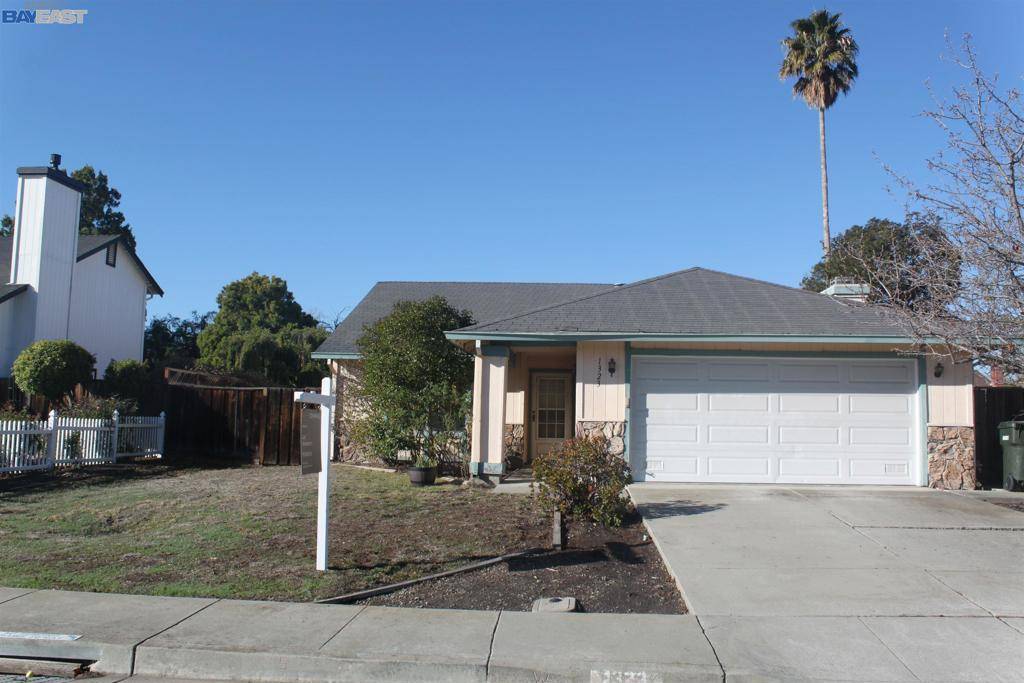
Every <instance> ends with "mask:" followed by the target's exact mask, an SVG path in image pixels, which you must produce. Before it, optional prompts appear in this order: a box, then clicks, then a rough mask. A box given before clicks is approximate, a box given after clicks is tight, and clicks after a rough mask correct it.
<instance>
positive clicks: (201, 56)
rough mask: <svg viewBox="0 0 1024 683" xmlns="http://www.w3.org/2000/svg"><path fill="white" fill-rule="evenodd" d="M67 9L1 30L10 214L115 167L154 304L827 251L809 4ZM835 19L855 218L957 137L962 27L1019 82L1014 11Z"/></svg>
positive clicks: (1023, 26)
mask: <svg viewBox="0 0 1024 683" xmlns="http://www.w3.org/2000/svg"><path fill="white" fill-rule="evenodd" d="M20 6H21V3H19V2H8V3H6V4H4V5H3V7H4V8H10V7H20ZM55 6H56V5H55ZM60 6H62V7H63V6H65V5H60ZM66 6H67V7H76V8H77V7H82V8H86V9H88V10H89V14H88V15H87V17H86V20H85V23H84V24H83V25H81V26H33V25H11V24H0V211H2V212H5V213H13V209H14V194H15V175H14V168H15V167H16V166H21V165H42V164H45V163H46V161H47V159H48V155H49V154H50V153H51V152H60V153H61V154H63V155H64V159H65V164H66V165H67V166H68V167H69V168H77V167H79V166H81V165H83V164H85V163H90V164H92V165H94V166H96V167H98V168H100V169H102V170H104V171H105V172H107V174H108V175H109V176H110V179H111V182H112V184H113V185H114V186H115V187H117V188H118V189H119V190H120V191H121V192H122V194H123V195H124V199H123V202H122V210H123V211H124V212H125V214H126V215H127V216H128V219H129V221H130V222H131V224H132V226H133V228H134V230H135V233H136V236H137V238H138V241H139V253H140V254H141V256H142V258H143V259H144V260H145V262H146V264H147V265H148V266H149V267H150V269H151V270H152V272H153V273H154V275H155V276H156V278H157V279H158V280H159V281H160V283H161V284H162V285H163V287H164V289H165V290H166V291H167V295H166V297H164V298H163V299H156V300H154V301H153V302H152V303H151V305H150V312H151V314H156V315H161V314H164V313H175V314H184V313H187V312H188V311H190V310H192V309H199V310H208V309H211V308H213V307H214V305H215V301H214V300H215V297H216V295H217V292H218V291H219V290H220V288H221V287H222V286H223V285H224V284H225V283H227V282H228V281H230V280H233V279H236V278H238V277H242V276H244V275H246V274H248V273H250V272H252V271H254V270H255V271H260V272H263V273H273V274H277V275H280V276H282V277H284V278H285V279H287V280H288V282H289V284H290V286H291V288H292V290H293V291H294V292H295V294H296V297H297V298H298V300H299V301H300V302H301V303H302V305H303V306H304V307H306V308H307V309H309V310H313V311H314V312H316V313H318V314H320V315H322V316H324V317H328V318H330V317H333V316H334V315H335V314H336V313H337V312H339V311H342V310H343V309H345V308H346V307H351V306H352V305H354V304H355V303H357V302H358V301H359V299H360V298H361V297H362V296H363V294H364V293H365V292H366V291H367V290H368V289H369V288H370V287H371V286H372V284H373V283H374V282H375V281H377V280H396V279H450V280H536V281H609V282H620V281H622V282H625V281H630V280H635V279H639V278H642V277H647V276H651V275H657V274H660V273H663V272H668V271H672V270H677V269H680V268H685V267H689V266H693V265H702V266H705V267H710V268H717V269H721V270H725V271H729V272H733V273H737V274H743V275H749V276H753V277H758V278H764V279H767V280H772V281H775V282H779V283H784V284H794V285H795V284H797V283H798V282H799V280H800V278H801V276H802V275H803V274H804V273H805V272H806V271H807V270H808V269H809V268H810V266H811V265H813V263H814V262H815V261H816V259H817V258H818V254H819V251H820V245H819V240H820V225H821V219H820V210H821V208H820V207H821V200H820V194H819V192H820V190H819V171H818V142H817V140H818V137H817V136H818V131H817V121H816V115H815V114H814V112H812V111H811V110H809V109H808V108H807V107H806V106H805V105H804V104H802V103H801V102H798V101H794V100H793V99H792V98H791V96H790V93H789V86H788V85H787V84H783V83H781V82H779V80H778V78H777V77H776V73H777V69H778V63H779V61H780V59H781V50H780V47H779V41H780V39H781V38H783V37H784V36H785V35H786V33H787V30H788V22H789V21H790V20H791V19H793V18H796V17H798V16H801V15H805V14H807V13H808V12H809V11H811V10H812V9H814V8H815V7H817V5H815V4H813V3H808V2H770V3H769V2H756V3H755V2H749V3H721V4H718V3H715V4H712V3H690V2H644V3H628V2H608V1H599V0H595V1H593V2H568V1H562V0H547V1H545V2H531V1H528V0H517V1H515V2H511V1H506V2H491V1H485V0H478V1H473V2H469V1H464V2H440V1H438V2H434V1H427V0H416V1H413V2H397V1H388V0H379V1H374V2H333V3H322V4H320V3H314V2H301V3H299V2H294V3H286V2H276V3H269V2H259V1H257V2H220V3H217V4H213V3H202V4H200V3H198V2H194V3H165V2H161V3H157V2H144V1H138V0H136V1H134V2H125V3H117V2H103V3H91V2H85V1H84V0H76V1H75V2H72V3H69V4H67V5H66ZM829 9H830V10H832V11H842V12H843V14H844V18H845V20H846V22H847V23H848V25H849V26H850V27H851V28H852V29H853V31H854V35H855V37H856V38H857V40H858V42H859V43H860V46H861V59H860V66H861V78H860V80H859V81H858V83H857V84H856V86H855V88H854V91H853V92H852V94H851V95H850V96H849V97H847V98H844V99H842V100H840V102H839V103H838V104H837V105H836V107H834V108H833V109H832V110H830V112H829V114H828V121H827V124H828V132H829V162H830V163H829V173H830V180H831V199H832V203H831V206H832V225H833V230H834V231H837V230H841V229H842V228H845V227H847V226H849V225H852V224H856V223H861V222H863V221H864V220H866V219H867V218H869V217H871V216H882V217H900V216H901V215H902V213H903V205H902V199H901V198H899V197H894V196H892V195H891V194H889V193H887V191H886V186H887V185H888V184H889V180H888V178H887V176H886V174H885V172H884V170H883V169H882V166H881V162H883V161H884V162H885V163H888V164H891V165H892V166H894V167H896V168H898V169H900V170H901V171H904V172H906V173H908V174H910V175H911V176H915V177H921V174H922V173H923V172H924V159H925V158H926V157H927V156H928V155H929V154H931V153H932V152H934V151H935V150H937V149H938V148H939V147H940V146H941V144H942V138H941V137H940V136H939V135H938V133H937V132H936V130H935V129H934V128H933V127H932V126H931V125H930V124H929V123H928V122H926V121H924V120H923V119H922V118H920V117H919V116H918V114H919V112H920V111H921V110H922V109H924V108H925V107H927V106H928V105H929V102H930V100H929V94H928V90H927V88H926V86H925V83H926V81H928V80H930V81H931V83H932V86H933V87H934V88H935V90H936V91H937V92H939V93H945V92H948V90H949V87H950V85H951V84H952V83H953V82H955V81H957V80H958V79H959V78H960V77H961V75H960V74H959V73H957V70H956V69H955V67H953V66H952V65H950V64H948V63H943V62H942V61H941V60H940V55H941V54H942V52H943V50H944V33H945V32H946V31H947V30H948V31H949V32H950V33H951V34H952V35H954V36H959V35H960V34H962V33H964V32H970V33H972V34H973V36H974V41H975V45H976V47H977V50H978V52H979V53H980V55H981V57H982V61H983V63H984V64H985V65H986V66H987V67H989V68H990V69H992V70H998V71H999V72H1000V73H1002V74H1003V78H1004V79H1006V80H1007V81H1009V80H1011V79H1016V82H1017V83H1018V84H1019V83H1020V81H1019V78H1020V75H1021V74H1022V73H1024V50H1022V49H1021V47H1020V35H1021V34H1022V31H1024V4H1021V3H1015V2H954V3H951V2H847V3H842V4H833V5H830V6H829Z"/></svg>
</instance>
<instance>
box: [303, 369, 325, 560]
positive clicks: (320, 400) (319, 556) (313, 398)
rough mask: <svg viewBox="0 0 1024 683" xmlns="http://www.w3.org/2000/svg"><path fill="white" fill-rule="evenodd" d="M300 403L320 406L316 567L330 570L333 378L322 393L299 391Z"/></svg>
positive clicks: (323, 383)
mask: <svg viewBox="0 0 1024 683" xmlns="http://www.w3.org/2000/svg"><path fill="white" fill-rule="evenodd" d="M295 402H296V403H313V404H316V405H318V406H320V473H319V477H320V478H319V480H318V481H317V490H316V568H317V570H318V571H322V572H325V571H327V500H328V497H329V495H330V481H331V479H330V476H331V471H330V464H331V451H333V450H334V449H333V446H334V444H333V440H332V439H331V431H332V430H331V428H332V426H333V425H334V420H333V417H334V392H333V391H332V389H331V378H330V377H324V379H323V381H322V382H321V383H320V393H319V394H316V393H312V392H308V391H296V392H295Z"/></svg>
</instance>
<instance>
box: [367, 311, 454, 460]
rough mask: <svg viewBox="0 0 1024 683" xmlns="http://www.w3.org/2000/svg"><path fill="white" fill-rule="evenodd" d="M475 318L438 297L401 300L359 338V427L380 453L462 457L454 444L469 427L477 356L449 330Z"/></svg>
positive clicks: (383, 456)
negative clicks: (453, 340)
mask: <svg viewBox="0 0 1024 683" xmlns="http://www.w3.org/2000/svg"><path fill="white" fill-rule="evenodd" d="M472 324H473V316H472V315H471V314H470V313H469V311H460V310H457V309H455V308H453V307H452V306H451V305H449V304H448V302H447V301H446V300H445V299H444V298H443V297H439V296H436V297H432V298H430V299H427V300H425V301H402V302H399V303H397V304H395V307H394V309H393V310H392V312H391V313H390V314H389V315H387V316H385V317H384V318H381V319H380V320H378V321H377V322H376V323H374V324H373V325H369V326H367V328H366V330H365V331H364V333H363V336H362V337H361V338H360V339H359V341H358V346H359V352H360V354H361V356H362V360H363V376H362V383H361V385H360V387H359V388H358V392H359V396H360V399H361V400H362V403H363V405H364V406H365V410H363V411H361V412H362V413H363V415H362V416H361V417H360V418H359V419H357V421H356V423H355V424H354V425H353V432H354V435H355V438H356V440H357V441H359V442H361V443H362V444H363V445H364V446H365V447H366V448H367V450H369V451H370V452H371V453H372V454H373V455H375V456H377V457H378V458H380V459H382V460H383V461H385V462H394V461H395V459H396V457H397V453H398V451H400V450H410V451H412V452H414V453H416V454H417V464H419V465H430V464H437V463H439V462H446V461H448V460H450V459H453V457H455V456H459V457H461V455H462V454H461V453H453V450H456V447H455V444H456V443H458V442H459V440H460V435H461V434H464V432H465V419H466V406H467V401H466V394H467V392H469V390H470V389H471V388H472V386H473V357H472V356H470V355H469V354H468V353H466V352H465V351H463V350H462V349H460V348H458V347H457V346H455V345H454V344H452V343H451V342H449V341H448V340H447V339H446V338H445V336H444V333H445V331H446V330H453V329H456V328H459V327H465V326H466V325H472Z"/></svg>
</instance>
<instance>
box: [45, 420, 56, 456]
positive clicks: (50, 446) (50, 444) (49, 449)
mask: <svg viewBox="0 0 1024 683" xmlns="http://www.w3.org/2000/svg"><path fill="white" fill-rule="evenodd" d="M56 462H57V411H56V410H51V411H50V433H49V434H48V435H47V436H46V466H47V467H46V468H47V469H53V467H54V464H55V463H56Z"/></svg>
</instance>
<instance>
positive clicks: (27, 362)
mask: <svg viewBox="0 0 1024 683" xmlns="http://www.w3.org/2000/svg"><path fill="white" fill-rule="evenodd" d="M95 364H96V357H95V356H93V355H92V354H91V353H89V352H88V351H86V350H85V349H83V348H82V347H81V346H79V345H78V344H76V343H74V342H73V341H69V340H67V339H44V340H41V341H37V342H35V343H33V344H30V345H29V346H27V347H25V349H24V350H23V351H22V352H21V353H19V354H18V358H17V359H16V360H15V361H14V381H15V383H16V384H17V385H18V388H19V389H21V390H22V391H23V392H25V393H26V394H33V395H37V396H45V397H46V398H47V399H49V400H50V401H57V400H58V399H60V398H61V397H62V396H64V395H65V394H68V393H70V392H71V390H72V389H74V388H75V385H76V384H82V383H84V382H88V381H89V380H90V379H92V371H93V366H94V365H95Z"/></svg>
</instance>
